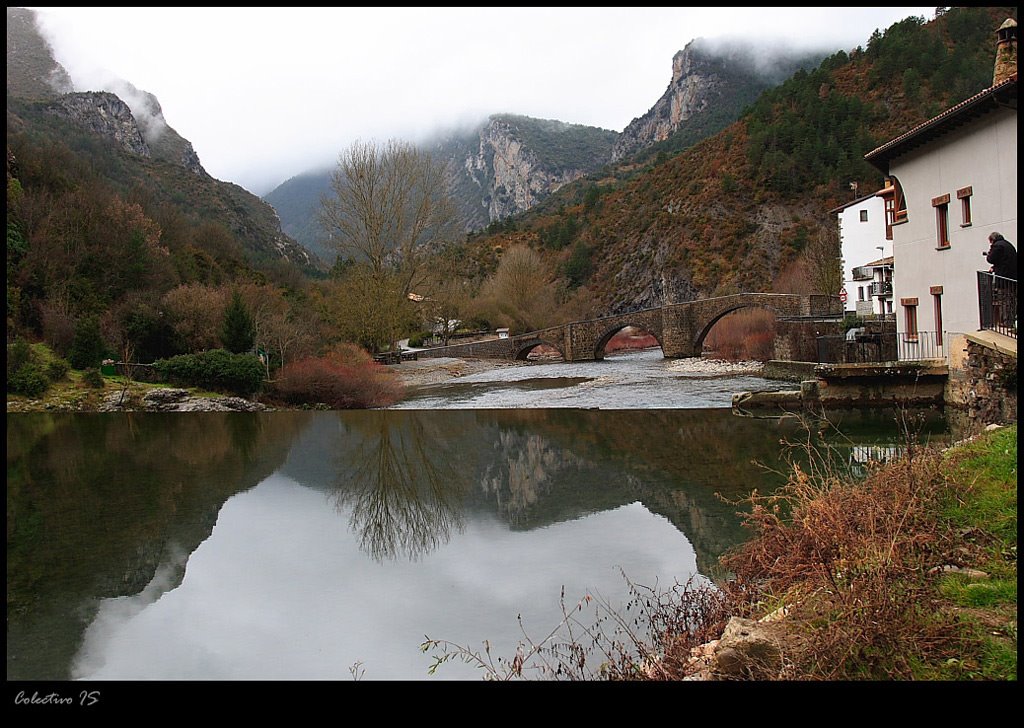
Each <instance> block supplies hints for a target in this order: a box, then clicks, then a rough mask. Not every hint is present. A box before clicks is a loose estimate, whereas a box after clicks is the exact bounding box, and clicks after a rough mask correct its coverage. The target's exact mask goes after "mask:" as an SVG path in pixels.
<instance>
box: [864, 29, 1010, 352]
mask: <svg viewBox="0 0 1024 728" xmlns="http://www.w3.org/2000/svg"><path fill="white" fill-rule="evenodd" d="M1008 23H1013V21H1008ZM1007 29H1008V26H1007V25H1006V24H1004V26H1003V27H1002V28H1000V35H999V43H1000V48H1001V50H1002V49H1003V48H1004V44H1005V42H1006V39H1007V37H1010V33H1008V32H1004V31H1006V30H1007ZM1012 43H1013V49H1014V54H1015V53H1016V24H1015V23H1013V24H1012ZM997 55H999V54H997ZM1002 55H1004V56H1005V54H1002ZM1012 71H1013V72H1012V73H1009V74H1008V75H1006V77H1005V78H1000V77H999V74H998V68H997V75H996V77H995V79H994V82H993V85H992V86H991V87H990V88H988V89H985V90H984V91H982V92H980V93H978V94H976V95H975V96H972V97H971V98H969V99H967V100H965V101H963V102H961V103H960V104H957V105H956V106H954V107H952V108H950V109H948V110H946V111H944V112H943V113H942V114H939V115H938V116H936V117H934V118H932V119H930V120H928V121H927V122H925V123H923V124H921V125H919V126H917V127H915V128H914V129H911V130H909V131H908V132H906V133H905V134H902V135H901V136H899V137H896V138H895V139H893V140H891V141H889V142H886V143H885V144H883V145H882V146H880V147H878V148H877V149H875V150H873V151H872V152H870V153H868V154H867V155H866V156H865V158H866V159H867V160H868V161H869V162H871V163H872V164H873V165H874V166H875V167H877V168H878V169H879V170H881V171H882V173H883V174H884V175H886V178H887V184H886V187H885V188H884V189H882V190H881V191H879V193H878V196H879V197H880V198H881V200H882V204H883V208H884V210H885V223H886V228H887V234H889V235H891V238H892V244H893V248H892V251H893V264H894V272H893V297H894V306H895V308H896V311H895V313H896V322H897V332H898V334H899V336H900V338H901V340H904V341H911V342H913V340H914V337H915V336H917V334H918V333H919V332H927V334H926V335H927V336H928V337H934V340H935V342H936V343H938V344H940V345H941V344H942V343H943V342H942V339H943V338H945V339H946V340H947V341H948V339H949V336H950V335H954V336H955V335H957V334H964V333H969V332H975V331H977V330H978V329H979V328H980V324H979V321H980V306H979V293H978V276H977V272H978V271H987V270H988V263H987V262H986V260H985V258H984V256H985V254H986V253H987V251H988V247H989V245H988V236H989V234H990V233H992V232H1000V233H1002V234H1003V236H1004V237H1006V238H1007V239H1008V240H1010V241H1011V242H1012V243H1013V244H1014V245H1015V246H1016V245H1017V242H1018V238H1017V73H1016V63H1014V64H1013V65H1012ZM944 333H945V337H943V334H944ZM946 355H947V356H948V353H947V354H946ZM911 358H912V357H911Z"/></svg>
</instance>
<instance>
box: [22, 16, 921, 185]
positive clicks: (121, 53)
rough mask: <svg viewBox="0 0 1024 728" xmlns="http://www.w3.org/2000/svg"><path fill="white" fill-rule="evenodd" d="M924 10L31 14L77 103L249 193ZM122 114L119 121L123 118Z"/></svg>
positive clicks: (630, 106) (656, 92) (835, 43)
mask: <svg viewBox="0 0 1024 728" xmlns="http://www.w3.org/2000/svg"><path fill="white" fill-rule="evenodd" d="M933 10H934V8H891V7H886V8H774V7H762V8H731V7H730V8H724V9H722V8H687V7H668V8H659V7H640V8H624V7H618V8H574V7H563V8H543V7H523V8H451V7H449V8H419V7H406V8H398V7H383V8H370V7H363V8H247V9H245V10H244V11H242V10H239V9H236V8H174V7H163V8H130V9H125V8H42V9H40V11H41V17H42V18H43V27H44V29H46V31H47V37H48V38H50V39H51V41H52V43H53V45H54V48H55V52H56V54H57V56H58V60H60V62H61V63H63V64H64V65H65V67H66V68H67V69H68V71H69V73H71V74H72V76H73V78H75V81H76V85H78V86H79V87H82V86H86V85H93V84H95V85H96V88H103V87H104V86H103V84H108V83H109V77H107V78H104V76H103V73H101V72H99V71H97V70H96V69H108V70H107V71H106V72H105V73H106V74H108V75H109V74H112V75H113V76H114V77H116V78H121V79H124V80H126V81H129V82H130V83H131V84H133V85H134V86H135V87H137V88H139V89H146V90H147V91H149V92H152V93H153V94H155V95H156V96H157V97H158V98H159V99H160V104H162V106H163V109H164V113H165V115H166V116H167V123H169V124H170V125H171V126H172V127H173V128H174V129H175V130H177V131H178V133H180V134H181V135H182V136H183V137H185V138H186V139H188V140H189V141H191V142H192V144H193V146H194V147H195V149H196V151H197V153H198V154H199V156H200V157H201V158H202V159H203V164H204V167H206V169H207V170H208V171H209V172H210V173H211V174H213V175H214V176H215V177H218V178H220V179H226V180H230V181H233V182H236V183H239V184H242V185H243V186H245V187H248V188H249V189H251V190H253V191H255V192H257V193H260V192H266V191H269V188H271V187H273V186H275V185H276V184H278V183H280V182H281V181H283V180H285V179H287V178H289V177H291V176H294V175H296V174H298V173H300V172H302V171H304V170H306V169H308V168H310V167H314V166H318V165H322V164H324V163H325V162H327V163H329V162H330V161H331V160H334V159H336V158H337V155H338V153H339V152H340V151H342V150H343V149H345V148H346V147H348V146H349V145H350V144H351V143H352V142H353V141H355V140H356V139H363V140H371V139H376V140H386V139H388V138H391V137H399V138H404V139H407V140H409V141H420V140H422V139H425V138H427V137H428V136H430V135H431V134H434V133H436V132H437V131H438V130H439V129H445V128H447V127H450V126H455V125H459V124H466V123H468V122H469V121H470V120H474V119H482V118H484V117H486V116H487V115H489V114H494V113H514V114H522V115H525V116H532V117H535V118H544V119H558V120H561V121H565V122H569V123H574V124H587V125H591V126H597V127H601V128H604V129H612V130H615V131H621V130H622V129H623V128H624V127H625V126H626V124H628V123H629V122H630V121H631V120H632V119H634V118H636V117H637V116H640V115H642V114H643V113H645V112H646V111H647V110H648V109H649V108H650V107H651V106H652V105H653V104H654V102H655V101H657V99H658V98H659V97H660V96H661V95H662V93H664V91H665V88H666V87H667V86H668V83H669V81H670V80H671V72H672V57H673V56H674V55H675V53H676V52H678V51H679V50H681V49H683V48H684V47H685V46H686V44H687V43H689V42H690V41H691V40H693V39H694V38H698V37H701V38H706V39H709V40H716V39H723V38H747V39H764V38H773V39H778V41H777V42H779V43H783V44H786V46H787V47H790V48H832V49H834V50H838V49H839V48H845V49H851V48H853V47H855V46H856V45H859V44H864V43H866V42H867V39H868V37H870V34H871V32H872V31H873V30H875V29H876V28H882V29H884V28H886V27H888V25H890V24H891V23H892V22H895V21H896V20H899V19H902V18H905V17H907V16H909V15H926V16H927V17H931V14H932V12H933ZM132 108H133V110H134V108H135V107H134V106H133V107H132Z"/></svg>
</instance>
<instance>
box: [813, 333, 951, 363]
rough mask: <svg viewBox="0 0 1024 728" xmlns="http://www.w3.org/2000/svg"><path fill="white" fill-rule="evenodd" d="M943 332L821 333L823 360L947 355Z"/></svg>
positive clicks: (899, 359) (917, 358) (924, 358)
mask: <svg viewBox="0 0 1024 728" xmlns="http://www.w3.org/2000/svg"><path fill="white" fill-rule="evenodd" d="M944 338H945V337H944V335H943V334H942V332H941V331H940V332H938V333H936V332H934V331H918V332H917V333H916V334H908V333H906V332H902V333H896V332H883V333H868V334H863V335H857V336H854V337H853V338H847V337H846V336H844V335H842V334H836V335H831V336H819V337H817V341H818V363H819V364H883V363H889V362H910V361H929V360H936V359H945V347H944V346H943V340H944Z"/></svg>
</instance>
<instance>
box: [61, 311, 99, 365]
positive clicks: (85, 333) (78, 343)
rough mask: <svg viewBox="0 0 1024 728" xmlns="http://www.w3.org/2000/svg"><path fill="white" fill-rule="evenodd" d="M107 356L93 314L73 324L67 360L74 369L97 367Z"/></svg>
mask: <svg viewBox="0 0 1024 728" xmlns="http://www.w3.org/2000/svg"><path fill="white" fill-rule="evenodd" d="M106 356H107V346H106V344H104V343H103V335H102V334H101V333H100V322H99V320H98V319H97V318H96V317H95V316H87V317H86V318H84V319H82V320H80V321H79V322H78V325H77V326H75V338H74V340H73V341H72V342H71V351H70V352H69V353H68V361H70V362H71V366H73V367H74V368H75V369H89V368H92V367H99V365H100V364H101V363H102V362H103V359H104V358H106Z"/></svg>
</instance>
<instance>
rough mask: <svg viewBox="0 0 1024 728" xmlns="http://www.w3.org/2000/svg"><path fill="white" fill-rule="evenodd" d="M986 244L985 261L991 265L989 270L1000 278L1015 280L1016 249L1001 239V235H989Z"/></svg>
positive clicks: (1007, 241) (1004, 239)
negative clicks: (987, 244) (987, 245)
mask: <svg viewBox="0 0 1024 728" xmlns="http://www.w3.org/2000/svg"><path fill="white" fill-rule="evenodd" d="M988 243H989V248H988V253H986V254H985V260H987V261H988V262H989V263H991V264H992V267H991V268H989V270H990V271H991V272H993V273H995V274H996V275H997V276H1001V277H1002V278H1009V279H1010V280H1011V281H1015V280H1017V249H1016V248H1015V247H1013V244H1012V243H1011V242H1010V241H1009V240H1007V239H1006V238H1004V237H1003V235H1002V233H992V234H991V235H989V236H988Z"/></svg>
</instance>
